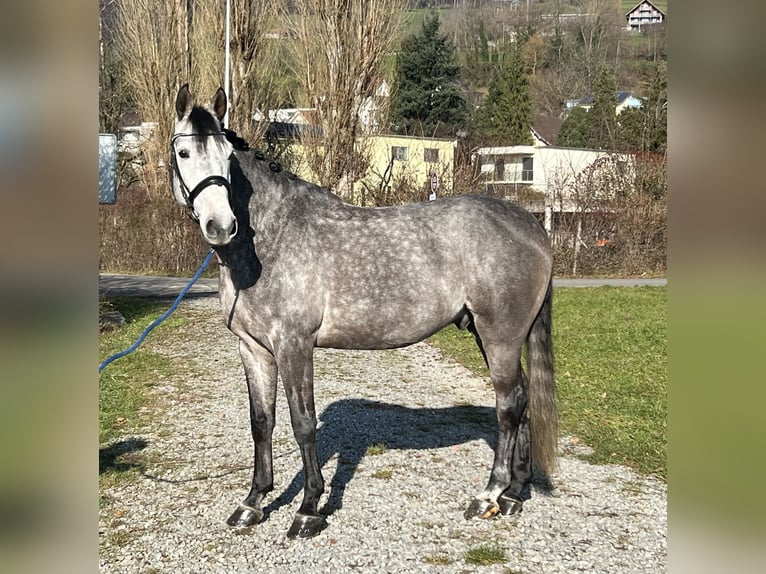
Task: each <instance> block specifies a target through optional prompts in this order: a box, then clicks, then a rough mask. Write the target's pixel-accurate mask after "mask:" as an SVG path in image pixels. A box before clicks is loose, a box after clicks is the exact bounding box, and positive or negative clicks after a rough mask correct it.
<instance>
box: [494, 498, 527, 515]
mask: <svg viewBox="0 0 766 574" xmlns="http://www.w3.org/2000/svg"><path fill="white" fill-rule="evenodd" d="M497 502H498V504H499V505H500V514H502V515H503V516H511V515H512V514H518V513H519V512H521V511H522V510H523V508H522V502H521V500H519V499H518V498H516V497H514V496H505V495H501V496H500V498H499V499H498V500H497Z"/></svg>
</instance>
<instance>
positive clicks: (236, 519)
mask: <svg viewBox="0 0 766 574" xmlns="http://www.w3.org/2000/svg"><path fill="white" fill-rule="evenodd" d="M261 520H263V510H261V509H260V508H252V507H250V506H245V505H243V504H240V505H239V506H238V507H237V509H236V510H235V511H234V513H233V514H232V515H231V516H229V519H228V520H227V521H226V524H228V525H229V526H238V527H242V526H253V525H254V524H258V523H259V522H260V521H261Z"/></svg>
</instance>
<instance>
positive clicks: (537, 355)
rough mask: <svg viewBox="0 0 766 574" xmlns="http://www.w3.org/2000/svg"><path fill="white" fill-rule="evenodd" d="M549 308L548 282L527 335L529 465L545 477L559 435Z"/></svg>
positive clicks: (553, 460)
mask: <svg viewBox="0 0 766 574" xmlns="http://www.w3.org/2000/svg"><path fill="white" fill-rule="evenodd" d="M552 304H553V282H552V280H551V282H549V283H548V292H547V293H546V294H545V301H543V305H542V307H541V308H540V311H539V312H538V314H537V317H536V318H535V321H534V323H532V327H531V328H530V330H529V335H527V373H528V374H529V390H528V393H529V404H528V414H529V427H530V435H531V441H532V461H533V463H534V464H535V466H536V467H537V468H538V469H539V470H541V471H543V472H544V473H546V474H551V473H552V472H553V471H554V470H556V463H557V453H558V433H559V424H558V423H559V419H558V408H557V406H556V381H555V379H554V376H553V338H552V333H551V325H552V321H551V307H552Z"/></svg>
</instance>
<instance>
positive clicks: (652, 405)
mask: <svg viewBox="0 0 766 574" xmlns="http://www.w3.org/2000/svg"><path fill="white" fill-rule="evenodd" d="M553 300H554V303H553V337H554V339H553V341H554V353H555V358H556V381H557V385H558V391H559V409H560V414H561V432H562V433H564V434H567V435H572V436H575V437H577V438H578V439H579V440H580V442H581V443H584V444H586V445H588V446H590V447H591V448H593V454H592V455H590V456H589V457H588V460H590V461H591V462H595V463H617V464H624V465H628V466H631V467H633V468H635V469H637V470H639V471H641V472H643V473H647V474H654V475H656V476H658V477H660V478H662V479H666V478H667V462H666V456H667V421H666V416H667V314H666V306H667V289H666V288H665V287H635V288H624V287H598V288H557V289H556V290H555V292H554V298H553ZM430 342H431V343H432V344H433V345H435V346H436V347H438V348H439V349H441V350H442V351H443V352H444V353H445V354H446V355H448V356H450V357H452V358H454V359H455V360H457V361H459V362H461V363H463V364H464V365H466V366H467V367H468V368H470V369H471V370H473V371H474V372H476V373H478V374H481V375H483V376H488V372H487V369H486V367H485V366H484V361H483V359H482V358H481V355H480V353H479V351H478V349H477V348H476V344H475V343H474V341H473V337H472V336H471V335H470V334H469V333H467V332H464V331H458V330H457V329H456V328H454V327H449V328H448V329H444V330H443V331H441V332H440V333H437V334H436V335H435V336H434V337H433V338H432V339H431V340H430Z"/></svg>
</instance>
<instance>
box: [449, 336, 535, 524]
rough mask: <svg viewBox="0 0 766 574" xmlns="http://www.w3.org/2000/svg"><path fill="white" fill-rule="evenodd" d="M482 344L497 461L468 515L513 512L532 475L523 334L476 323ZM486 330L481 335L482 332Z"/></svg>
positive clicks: (516, 508) (477, 338)
mask: <svg viewBox="0 0 766 574" xmlns="http://www.w3.org/2000/svg"><path fill="white" fill-rule="evenodd" d="M476 328H477V329H478V330H476V331H474V335H475V336H476V340H477V343H478V344H479V348H480V349H481V350H482V353H483V354H484V358H485V360H486V362H487V366H488V367H489V371H490V377H491V379H492V386H493V387H494V389H495V403H496V411H497V422H498V438H497V446H496V447H495V457H494V463H493V465H492V472H491V474H490V478H489V482H488V483H487V486H486V488H485V489H484V490H483V491H482V492H481V493H479V494H478V495H477V496H476V498H475V499H474V500H473V501H472V502H471V504H470V505H469V506H468V508H467V509H466V511H465V513H464V516H465V518H467V519H470V518H474V517H480V518H491V517H492V516H494V515H496V514H498V513H499V512H500V513H502V514H513V513H514V512H518V511H519V510H520V509H521V498H520V495H521V491H522V489H523V488H524V486H526V484H527V483H528V482H529V481H530V480H531V477H532V465H531V456H530V441H529V424H528V421H527V418H526V412H525V411H526V406H527V390H526V385H525V377H524V375H523V371H522V369H521V361H520V359H521V347H522V344H523V341H524V337H523V336H516V337H509V338H508V339H506V340H503V339H504V337H494V336H492V337H489V336H487V335H486V331H488V329H486V330H483V331H482V329H481V327H480V326H478V325H477V326H476ZM481 332H484V336H483V337H480V336H479V333H481Z"/></svg>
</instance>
